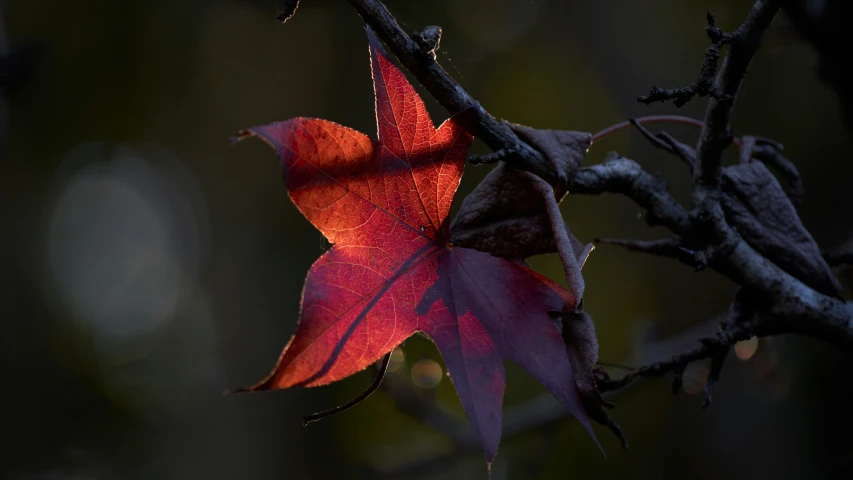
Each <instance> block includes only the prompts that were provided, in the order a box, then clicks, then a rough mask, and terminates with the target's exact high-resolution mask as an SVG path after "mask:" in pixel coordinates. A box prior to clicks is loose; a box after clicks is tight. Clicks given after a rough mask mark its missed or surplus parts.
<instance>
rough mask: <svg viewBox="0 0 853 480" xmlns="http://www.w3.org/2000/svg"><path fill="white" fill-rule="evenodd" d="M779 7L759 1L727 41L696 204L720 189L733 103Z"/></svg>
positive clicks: (705, 134)
mask: <svg viewBox="0 0 853 480" xmlns="http://www.w3.org/2000/svg"><path fill="white" fill-rule="evenodd" d="M779 8H780V1H779V0H758V1H757V2H755V5H753V7H752V11H751V12H750V13H749V15H748V16H747V17H746V20H744V22H743V23H742V24H741V26H740V27H738V29H737V30H736V31H735V32H734V33H732V34H731V35H730V37H729V38H728V40H727V42H726V43H728V44H729V45H730V48H729V52H728V53H727V54H726V58H725V60H723V66H722V67H721V68H720V73H719V75H717V80H716V82H715V83H714V86H715V88H716V89H717V90H718V91H719V92H721V93H722V94H723V95H725V97H724V98H723V99H719V98H714V97H712V98H711V100H710V101H709V102H708V108H707V109H706V111H705V120H704V122H703V123H704V124H705V126H704V127H702V133H701V134H700V136H699V143H698V146H697V147H696V151H697V152H698V157H699V166H700V167H699V169H698V170H697V172H696V177H695V178H694V182H695V183H696V184H697V189H696V191H695V192H694V203H695V204H696V205H697V207H698V206H701V205H702V203H703V201H704V197H705V196H706V195H709V194H711V195H714V194H715V193H716V192H719V186H720V175H721V173H720V172H721V167H720V164H721V162H722V153H723V150H724V149H725V148H726V147H727V146H728V145H729V144H730V143H731V141H732V134H731V128H730V125H729V124H730V122H731V117H732V112H733V110H734V102H735V99H736V97H737V93H738V90H739V89H740V85H741V82H742V81H743V77H744V76H745V75H746V69H747V67H749V64H750V62H752V57H753V56H754V55H755V52H756V51H757V50H758V45H759V44H760V43H761V37H762V35H763V34H764V32H765V31H766V30H767V28H768V27H770V23H771V22H772V21H773V18H774V17H775V16H776V13H777V12H778V11H779Z"/></svg>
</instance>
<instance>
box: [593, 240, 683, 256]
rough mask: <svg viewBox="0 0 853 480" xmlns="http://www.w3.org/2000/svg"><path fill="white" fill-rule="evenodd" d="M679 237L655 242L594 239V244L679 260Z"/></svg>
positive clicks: (680, 247) (680, 242) (680, 252)
mask: <svg viewBox="0 0 853 480" xmlns="http://www.w3.org/2000/svg"><path fill="white" fill-rule="evenodd" d="M683 242H684V241H683V240H682V239H681V237H678V236H672V237H667V238H660V239H657V240H627V239H621V238H596V239H595V243H605V244H609V245H617V246H620V247H625V248H626V249H628V250H631V251H634V252H642V253H648V254H650V255H658V256H661V257H667V258H679V257H680V256H681V254H682V251H683V248H684V247H683V246H682V245H683Z"/></svg>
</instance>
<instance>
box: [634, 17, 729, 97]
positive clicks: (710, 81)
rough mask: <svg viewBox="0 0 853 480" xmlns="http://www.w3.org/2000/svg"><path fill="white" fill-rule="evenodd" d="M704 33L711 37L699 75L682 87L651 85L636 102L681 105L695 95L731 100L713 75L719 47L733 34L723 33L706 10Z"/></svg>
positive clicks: (718, 55) (718, 57) (715, 70)
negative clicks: (670, 87) (669, 87)
mask: <svg viewBox="0 0 853 480" xmlns="http://www.w3.org/2000/svg"><path fill="white" fill-rule="evenodd" d="M705 33H706V34H707V35H708V38H710V39H711V45H709V46H708V48H707V49H706V50H705V60H704V61H703V62H702V68H701V69H700V70H699V76H698V77H697V78H696V80H695V81H694V82H693V83H691V84H690V85H688V86H686V87H682V88H675V89H666V88H658V87H652V89H651V91H650V92H649V94H648V95H646V96H641V97H638V98H637V101H638V102H640V103H645V104H646V105H649V104H651V103H654V102H665V101H667V100H673V103H674V104H675V106H676V107H682V106H684V105H685V104H686V103H687V102H689V101H690V100H691V99H693V97H695V96H700V97H706V96H711V98H716V99H718V100H723V101H730V100H731V98H730V97H729V96H728V95H727V94H726V93H725V92H723V91H722V90H721V89H720V88H719V86H717V85H715V84H714V76H715V75H716V74H717V62H718V61H719V60H720V48H722V46H723V45H724V44H726V43H729V42H730V41H731V40H732V38H733V35H731V34H726V33H723V31H722V30H720V29H719V28H717V26H716V25H715V24H714V14H712V13H711V12H708V26H707V27H705Z"/></svg>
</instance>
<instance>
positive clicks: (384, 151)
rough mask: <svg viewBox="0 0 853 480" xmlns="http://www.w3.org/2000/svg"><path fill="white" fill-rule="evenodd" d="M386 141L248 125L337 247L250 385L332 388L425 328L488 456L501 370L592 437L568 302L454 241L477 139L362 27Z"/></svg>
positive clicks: (292, 125)
mask: <svg viewBox="0 0 853 480" xmlns="http://www.w3.org/2000/svg"><path fill="white" fill-rule="evenodd" d="M368 39H369V42H370V52H371V67H372V71H373V81H374V87H375V93H376V123H377V127H378V130H379V141H378V142H375V141H372V140H371V139H370V138H368V137H367V136H366V135H364V134H362V133H360V132H357V131H355V130H352V129H350V128H347V127H344V126H341V125H338V124H336V123H332V122H329V121H326V120H319V119H311V118H294V119H291V120H287V121H284V122H278V123H273V124H270V125H265V126H260V127H255V128H251V129H248V130H245V131H243V132H241V133H240V135H239V136H240V137H241V138H242V137H245V136H250V135H256V136H258V137H260V138H262V139H263V140H265V141H266V142H267V143H269V144H270V145H271V146H272V147H273V148H275V150H276V151H277V152H278V154H279V156H280V158H281V165H282V168H283V170H284V182H285V184H286V185H287V189H288V192H289V194H290V198H291V199H292V200H293V203H294V204H296V207H297V208H298V209H299V210H300V211H301V212H302V213H303V214H304V215H305V217H306V218H307V219H308V220H309V221H310V222H311V223H312V224H313V225H314V226H315V227H317V229H319V230H320V231H321V232H322V233H323V235H325V236H326V238H327V239H328V240H329V242H331V243H332V244H333V246H332V248H331V249H330V250H329V251H328V252H326V253H325V254H324V255H323V256H322V257H320V259H319V260H317V262H315V263H314V265H312V267H311V269H310V270H309V272H308V277H307V279H306V281H305V287H304V291H303V297H302V311H301V313H300V319H299V326H298V328H297V331H296V334H295V335H294V336H293V337H292V338H291V339H290V342H289V343H288V344H287V346H286V347H285V348H284V351H283V352H282V354H281V357H280V358H279V360H278V364H277V365H276V367H275V369H274V370H273V371H272V373H271V374H270V375H269V376H268V377H267V378H266V379H264V380H263V381H261V382H260V383H258V384H257V385H255V386H253V387H250V388H249V389H248V390H271V389H281V388H289V387H313V386H318V385H325V384H328V383H330V382H334V381H336V380H340V379H343V378H345V377H348V376H350V375H352V374H354V373H356V372H359V371H361V370H363V369H365V368H366V367H367V366H369V365H370V364H372V363H374V362H376V361H377V360H378V359H380V358H381V357H382V356H383V355H385V354H386V353H388V352H390V351H391V350H392V349H394V347H396V346H397V345H399V344H400V343H402V342H403V341H404V340H406V339H407V338H409V337H410V336H412V335H413V334H415V333H417V332H423V333H424V334H426V335H427V336H428V337H429V338H430V339H431V340H432V341H433V342H434V343H435V345H436V346H437V347H438V350H439V351H440V352H441V355H442V357H443V358H444V362H445V364H446V366H447V369H448V372H449V374H450V378H451V379H452V381H453V384H454V386H455V387H456V392H457V394H458V395H459V398H460V400H461V402H462V405H463V407H464V409H465V412H466V413H467V415H468V417H469V418H470V419H471V423H472V424H473V425H474V427H475V429H476V431H477V433H478V434H479V436H480V438H481V440H482V443H483V448H484V450H485V453H486V457H487V459H488V460H489V461H491V460H492V459H493V458H494V457H495V454H496V453H497V449H498V444H499V442H500V436H501V420H502V413H501V403H502V400H503V394H504V387H505V375H504V367H503V361H504V359H505V358H506V359H509V360H512V361H513V362H515V363H517V364H518V365H520V366H521V367H522V368H524V369H525V370H526V371H528V372H529V373H530V374H531V375H533V376H534V377H535V378H536V379H537V380H538V381H539V382H541V383H542V384H544V385H545V386H546V387H547V388H548V390H550V391H551V393H553V394H554V395H555V396H556V397H557V398H558V399H559V400H560V401H561V402H562V403H563V404H564V405H565V406H566V408H568V409H569V411H570V412H571V414H572V415H574V416H575V418H577V419H578V420H579V421H580V422H581V423H582V424H583V426H584V428H586V429H587V430H588V431H589V432H590V434H592V430H591V427H590V425H589V421H588V420H587V417H586V414H585V413H584V409H583V406H582V402H581V396H580V394H579V391H578V388H577V386H576V384H575V380H574V375H573V372H572V366H571V364H570V361H569V356H568V354H567V351H566V346H565V344H564V343H563V340H562V338H561V336H560V333H559V332H558V330H557V328H556V326H555V324H554V321H553V320H552V319H551V317H550V316H549V311H560V312H562V311H569V310H572V309H573V308H574V307H575V306H576V303H577V302H576V299H575V298H574V296H573V295H572V294H571V293H570V292H568V291H566V290H565V289H563V288H561V287H560V286H558V285H556V284H555V283H554V282H552V281H551V280H549V279H547V278H545V277H543V276H541V275H539V274H537V273H536V272H534V271H532V270H531V269H529V268H527V267H526V266H523V265H520V264H518V263H514V262H511V261H509V260H505V259H501V258H498V257H494V256H492V255H490V254H487V253H483V252H479V251H476V250H472V249H468V248H460V247H454V246H453V245H452V244H451V243H450V232H449V222H448V214H449V212H450V205H451V203H452V201H453V196H454V194H455V192H456V189H457V187H458V186H459V180H460V178H461V177H462V170H463V167H464V161H465V156H466V152H467V151H468V147H469V146H470V145H471V141H472V137H471V135H469V134H468V133H467V132H466V131H465V130H464V129H463V128H462V127H461V126H460V124H459V123H457V122H456V121H455V120H454V119H453V118H451V119H449V120H447V121H445V122H444V123H443V124H442V125H441V126H440V127H439V128H438V129H437V130H436V129H435V127H434V126H433V123H432V120H430V117H429V115H428V114H427V111H426V109H425V107H424V104H423V101H422V100H421V98H420V97H419V96H418V94H417V93H416V92H415V90H414V88H412V86H411V85H410V84H409V82H408V81H407V80H406V77H405V76H404V75H403V73H402V72H401V71H400V70H399V69H398V68H397V67H396V66H395V65H394V64H393V63H392V62H391V61H390V60H389V59H388V57H387V55H386V54H385V52H384V50H383V49H382V47H381V46H380V45H379V42H378V40H377V39H376V37H375V36H374V35H373V33H372V32H370V31H369V30H368Z"/></svg>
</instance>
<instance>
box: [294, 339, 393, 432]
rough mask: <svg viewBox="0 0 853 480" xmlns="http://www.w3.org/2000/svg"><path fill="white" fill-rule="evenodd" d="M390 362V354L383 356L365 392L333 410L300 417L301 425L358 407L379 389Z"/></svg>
mask: <svg viewBox="0 0 853 480" xmlns="http://www.w3.org/2000/svg"><path fill="white" fill-rule="evenodd" d="M390 361H391V352H388V353H386V354H385V356H384V357H382V365H380V366H379V373H378V374H377V375H376V380H374V381H373V384H372V385H370V386H369V387H367V390H365V391H364V392H362V393H361V394H360V395H359V396H357V397H355V398H353V399H352V400H350V401H349V402H347V403H345V404H343V405H338V406H337V407H335V408H330V409H328V410H323V411H321V412H317V413H312V414H311V415H306V416H304V417H302V425H304V426H307V425H308V424H309V423H311V422H316V421H318V420H322V419H324V418H326V417H331V416H332V415H335V414H337V413H341V412H343V411H344V410H349V409H350V408H352V407H354V406H356V405H358V404H359V403H361V402H363V401H364V400H366V399H367V397H369V396H370V394H372V393H373V392H375V391H376V389H377V388H379V385H381V384H382V379H383V378H385V372H387V371H388V363H389V362H390Z"/></svg>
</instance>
